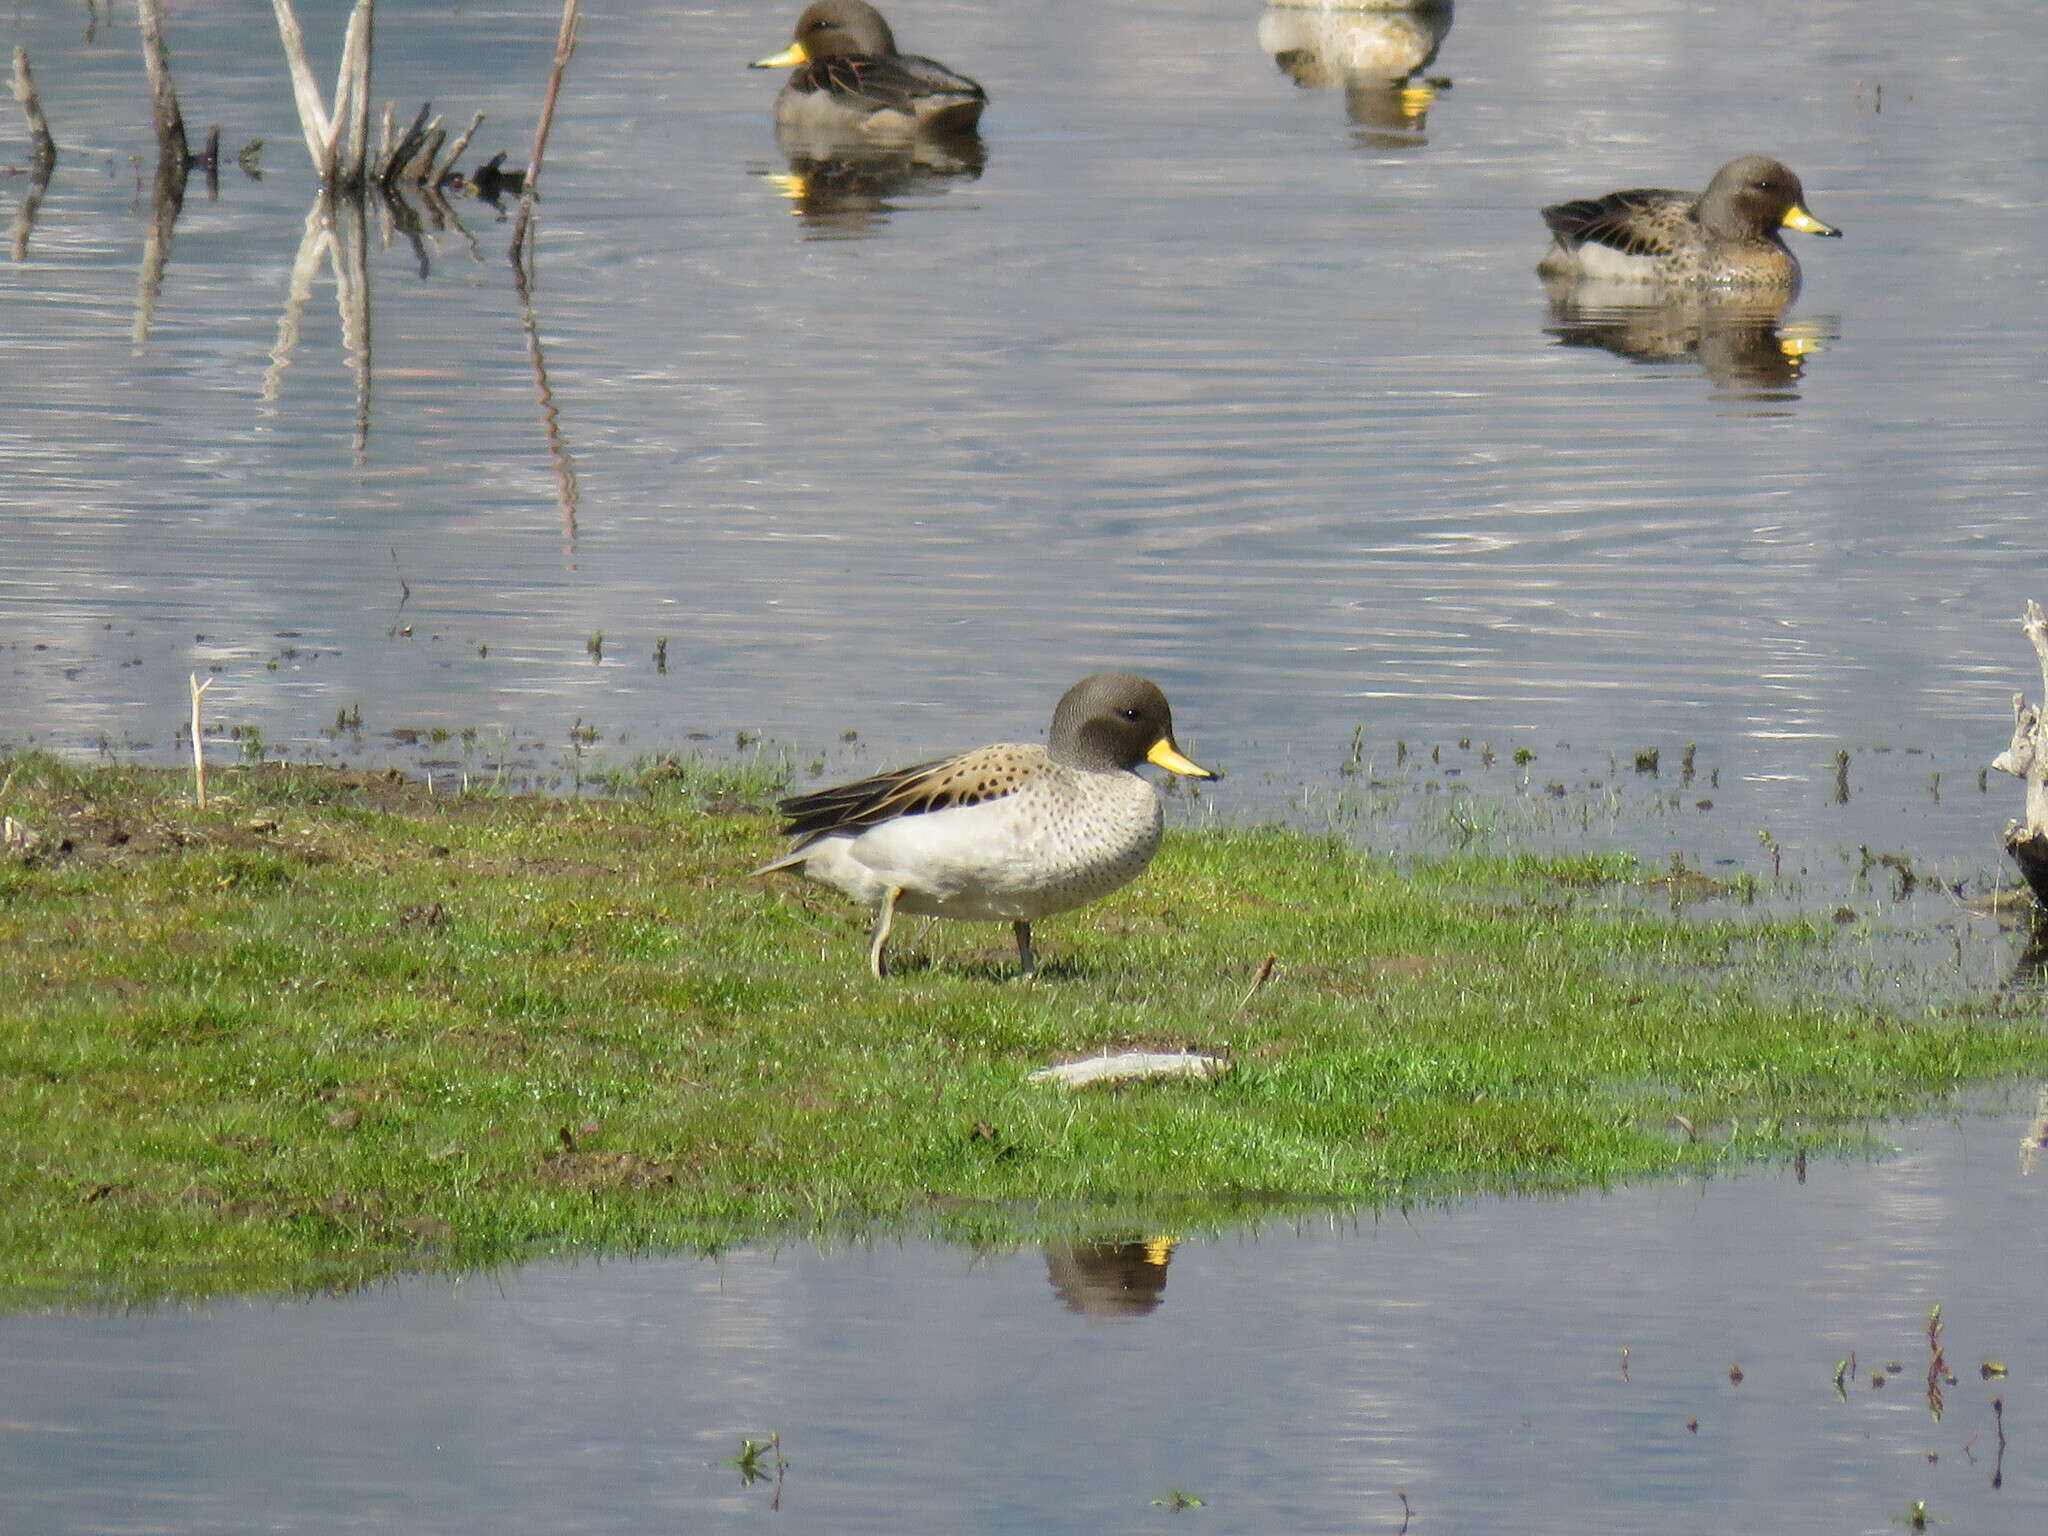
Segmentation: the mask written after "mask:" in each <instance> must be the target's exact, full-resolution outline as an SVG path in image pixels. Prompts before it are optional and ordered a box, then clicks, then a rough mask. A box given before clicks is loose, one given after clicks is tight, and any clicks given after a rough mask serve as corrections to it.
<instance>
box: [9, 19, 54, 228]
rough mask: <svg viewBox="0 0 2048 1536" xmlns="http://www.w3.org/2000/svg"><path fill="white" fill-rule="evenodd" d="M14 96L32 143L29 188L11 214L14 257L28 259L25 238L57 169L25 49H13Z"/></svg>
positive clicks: (51, 143) (46, 123) (32, 225)
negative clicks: (13, 214) (52, 173)
mask: <svg viewBox="0 0 2048 1536" xmlns="http://www.w3.org/2000/svg"><path fill="white" fill-rule="evenodd" d="M14 99H15V100H16V101H18V102H20V103H21V110H22V112H23V114H24V115H25V116H26V117H27V118H28V135H29V139H30V141H31V142H32V144H33V145H34V150H33V158H32V159H31V160H30V162H29V172H28V190H27V191H26V192H24V193H23V194H22V199H21V207H20V209H19V210H18V211H17V212H16V213H15V216H14V259H15V260H16V261H26V260H27V259H28V237H29V236H30V235H31V234H32V233H34V231H35V227H36V214H37V213H38V212H39V211H40V210H41V208H42V206H43V194H45V193H46V192H48V191H49V190H50V173H51V172H52V171H54V170H56V168H57V141H56V139H54V138H53V137H51V134H50V120H49V119H48V118H46V117H44V116H43V103H42V101H41V99H40V98H39V97H38V96H37V95H36V83H35V81H34V80H33V79H32V78H30V76H29V72H28V50H27V49H26V48H16V49H15V50H14Z"/></svg>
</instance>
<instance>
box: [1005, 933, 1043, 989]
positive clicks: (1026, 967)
mask: <svg viewBox="0 0 2048 1536" xmlns="http://www.w3.org/2000/svg"><path fill="white" fill-rule="evenodd" d="M1010 930H1011V931H1012V932H1013V933H1015V934H1016V935H1017V974H1018V976H1019V977H1020V978H1022V979H1023V980H1025V981H1029V980H1030V979H1031V978H1032V977H1033V976H1035V975H1037V974H1038V956H1036V955H1034V954H1033V953H1032V952H1031V925H1030V924H1029V923H1027V922H1021V921H1020V922H1014V923H1012V924H1010Z"/></svg>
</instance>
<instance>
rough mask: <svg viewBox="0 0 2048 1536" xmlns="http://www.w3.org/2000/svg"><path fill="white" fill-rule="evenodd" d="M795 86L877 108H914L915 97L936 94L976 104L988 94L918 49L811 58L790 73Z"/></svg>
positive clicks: (924, 98)
mask: <svg viewBox="0 0 2048 1536" xmlns="http://www.w3.org/2000/svg"><path fill="white" fill-rule="evenodd" d="M789 83H790V85H791V87H792V88H794V89H796V90H799V91H829V92H831V93H832V94H833V95H835V96H843V97H846V98H847V99H849V100H852V101H858V102H861V103H862V104H863V105H865V106H868V107H870V108H873V109H875V110H878V111H880V110H888V111H896V112H903V113H911V114H914V113H915V112H916V110H917V106H918V103H919V102H921V101H929V100H931V99H932V98H934V97H938V96H956V95H957V96H960V97H963V98H965V99H964V100H963V101H962V103H961V105H962V106H963V107H964V106H966V105H968V104H970V103H971V104H972V105H973V106H974V107H975V108H976V109H977V110H979V108H980V106H981V104H982V103H983V102H985V101H986V100H987V99H988V97H987V93H985V92H984V91H983V90H982V88H981V87H980V86H979V85H977V84H975V82H974V81H972V80H970V79H968V78H967V77H966V76H965V75H956V74H955V73H953V71H952V70H950V69H948V68H946V66H945V65H943V64H940V63H938V62H937V61H935V60H932V59H927V58H924V57H922V56H921V55H919V54H914V53H898V54H890V55H886V56H885V55H881V54H870V53H843V54H831V55H828V56H826V57H824V58H820V59H813V60H811V62H810V63H808V64H805V65H803V66H801V67H800V68H799V69H797V71H796V72H795V73H794V74H792V75H791V76H790V80H789Z"/></svg>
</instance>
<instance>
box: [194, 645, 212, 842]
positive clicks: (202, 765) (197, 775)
mask: <svg viewBox="0 0 2048 1536" xmlns="http://www.w3.org/2000/svg"><path fill="white" fill-rule="evenodd" d="M190 681H191V684H192V784H193V787H194V789H195V791H196V792H197V795H198V799H199V809H201V810H202V811H203V810H205V809H206V754H205V753H204V752H202V751H201V750H200V748H199V696H200V695H201V694H203V693H204V692H206V690H207V689H209V688H211V687H212V686H213V679H212V678H210V677H209V678H208V679H207V680H206V681H205V682H203V683H202V682H201V681H199V674H198V673H197V672H194V673H191V674H190Z"/></svg>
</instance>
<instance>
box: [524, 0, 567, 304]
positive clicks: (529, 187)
mask: <svg viewBox="0 0 2048 1536" xmlns="http://www.w3.org/2000/svg"><path fill="white" fill-rule="evenodd" d="M582 25H583V13H582V11H581V9H580V8H579V7H578V5H577V0H562V25H561V29H560V30H559V31H558V32H556V33H555V67H554V68H553V69H552V70H550V71H549V72H548V93H547V95H546V97H544V98H543V99H542V101H541V104H540V121H539V122H538V123H536V124H535V125H534V129H533V157H532V158H531V159H529V160H528V161H527V162H526V187H525V189H524V191H523V192H522V193H521V195H520V199H519V222H518V224H517V226H516V227H515V228H514V229H513V231H512V263H513V265H514V266H517V265H518V264H519V263H520V262H522V261H523V260H525V258H526V231H527V226H528V225H529V224H530V223H531V222H532V220H533V200H534V198H535V197H536V196H537V195H538V194H539V191H540V162H541V156H542V155H544V154H545V153H546V152H547V147H548V129H549V128H551V127H552V126H553V125H554V121H555V101H556V99H557V98H558V97H560V95H561V94H562V76H563V74H565V73H566V72H567V70H568V68H569V60H570V58H571V56H573V55H574V54H575V52H576V33H577V31H578V30H579V29H580V28H581V27H582Z"/></svg>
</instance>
